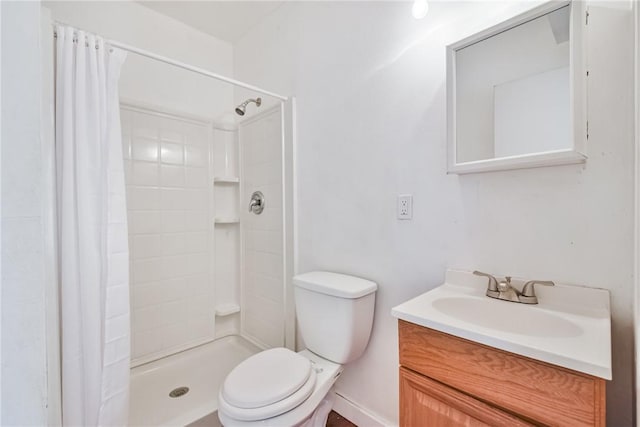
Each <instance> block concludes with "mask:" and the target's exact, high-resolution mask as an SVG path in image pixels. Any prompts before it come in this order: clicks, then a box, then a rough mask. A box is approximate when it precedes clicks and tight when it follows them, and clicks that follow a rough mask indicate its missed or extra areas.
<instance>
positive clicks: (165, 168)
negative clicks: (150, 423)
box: [120, 106, 215, 366]
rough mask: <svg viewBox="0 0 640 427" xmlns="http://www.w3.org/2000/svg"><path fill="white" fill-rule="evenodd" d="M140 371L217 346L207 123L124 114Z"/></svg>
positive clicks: (135, 346)
mask: <svg viewBox="0 0 640 427" xmlns="http://www.w3.org/2000/svg"><path fill="white" fill-rule="evenodd" d="M120 116H121V120H122V143H123V153H124V157H125V161H124V162H125V168H124V170H125V178H126V184H127V213H128V222H129V251H130V253H131V274H130V276H131V281H130V285H131V313H132V325H131V336H132V340H131V343H132V349H131V352H132V354H131V359H132V360H131V361H132V364H133V365H134V366H135V365H137V364H140V363H145V362H148V361H150V360H155V359H158V358H159V357H163V356H166V355H167V354H172V353H176V352H178V351H182V350H184V349H185V348H190V347H193V346H196V345H200V344H202V343H203V342H207V341H211V340H212V339H213V338H214V334H215V329H214V321H213V320H214V319H213V311H214V308H213V304H214V287H213V268H212V261H213V242H212V239H211V233H212V225H211V218H212V216H213V213H212V209H211V197H212V193H213V191H212V188H211V181H212V178H211V177H212V175H213V174H212V173H210V165H209V151H210V141H211V129H210V126H209V125H208V124H207V123H199V122H193V121H190V120H183V119H181V118H180V117H168V116H166V115H160V114H156V113H154V112H151V111H145V110H137V109H131V108H129V107H127V106H124V107H123V108H122V109H121V112H120Z"/></svg>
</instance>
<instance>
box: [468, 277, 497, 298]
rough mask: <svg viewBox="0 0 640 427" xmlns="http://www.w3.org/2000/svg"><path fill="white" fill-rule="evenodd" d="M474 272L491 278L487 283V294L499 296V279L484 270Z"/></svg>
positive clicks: (494, 296) (493, 296)
mask: <svg viewBox="0 0 640 427" xmlns="http://www.w3.org/2000/svg"><path fill="white" fill-rule="evenodd" d="M473 274H475V275H476V276H483V277H486V278H488V279H489V283H488V284H487V296H488V297H492V298H497V297H498V294H499V293H500V292H499V291H498V280H497V279H496V278H495V277H494V276H493V275H491V274H489V273H483V272H482V271H478V270H476V271H474V272H473Z"/></svg>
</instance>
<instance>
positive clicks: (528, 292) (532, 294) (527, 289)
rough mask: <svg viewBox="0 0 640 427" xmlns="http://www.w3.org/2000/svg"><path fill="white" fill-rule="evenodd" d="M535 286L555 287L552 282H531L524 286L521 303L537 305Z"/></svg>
mask: <svg viewBox="0 0 640 427" xmlns="http://www.w3.org/2000/svg"><path fill="white" fill-rule="evenodd" d="M534 285H544V286H555V283H553V282H552V281H551V280H529V281H528V282H526V283H525V284H524V287H523V288H522V294H521V295H520V302H523V303H525V304H537V303H538V297H537V296H536V291H535V288H534Z"/></svg>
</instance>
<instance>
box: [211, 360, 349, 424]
mask: <svg viewBox="0 0 640 427" xmlns="http://www.w3.org/2000/svg"><path fill="white" fill-rule="evenodd" d="M273 350H284V351H286V352H289V353H290V354H282V353H277V354H273V356H274V357H279V358H281V359H280V360H279V363H274V362H275V361H274V360H259V363H252V364H250V365H245V366H242V364H240V365H238V366H237V367H236V368H235V369H234V373H237V374H239V375H237V377H236V378H233V379H231V380H230V381H229V382H227V381H225V384H224V385H223V387H222V389H221V390H220V393H219V395H218V417H219V418H220V422H221V423H222V425H223V426H225V427H233V426H237V427H253V426H256V425H260V426H265V427H267V426H273V427H283V426H307V425H308V426H309V427H311V426H313V425H314V423H313V422H309V421H313V420H312V418H313V415H314V414H315V412H316V411H317V410H318V409H320V408H319V407H320V406H321V403H322V402H323V400H327V403H328V405H325V407H324V408H322V409H324V410H325V411H324V412H326V413H325V414H316V415H317V417H316V418H320V419H321V421H320V425H322V426H324V424H322V423H326V416H327V415H328V413H329V411H330V410H331V406H332V404H333V400H332V399H331V396H328V395H329V394H330V391H331V387H332V386H333V384H334V383H335V381H336V379H337V378H338V377H339V376H340V374H341V373H342V365H340V364H337V363H334V362H331V361H329V360H325V359H323V358H321V357H319V356H318V355H316V354H313V353H311V352H310V351H308V350H303V351H301V352H299V353H295V352H293V351H291V350H288V349H284V348H277V349H272V350H266V351H264V352H262V353H259V354H258V355H256V356H260V355H262V354H263V353H268V352H271V351H273ZM296 358H299V359H301V360H303V361H306V363H307V365H308V378H307V379H306V380H304V381H303V382H302V384H299V383H300V376H301V373H300V372H299V371H298V372H294V373H292V372H289V375H287V373H286V370H287V369H286V368H287V364H288V363H291V362H292V361H294V363H295V360H296ZM250 359H251V358H249V359H247V360H245V362H247V361H250ZM265 359H266V358H265ZM243 363H244V362H243ZM261 363H264V366H260V364H261ZM289 366H291V365H289ZM264 369H270V370H271V371H270V373H271V374H274V373H275V372H276V371H278V372H280V370H282V371H285V372H282V375H281V379H280V381H278V382H277V384H272V385H273V388H272V389H269V388H268V387H264V385H265V384H266V383H264V382H262V381H261V380H262V379H263V378H262V375H261V374H263V373H264V372H265V371H264ZM291 374H292V375H291ZM240 377H242V378H240ZM251 378H252V379H253V380H251ZM228 379H229V378H228ZM288 379H290V381H287V380H288ZM236 381H237V382H236ZM240 384H243V385H246V386H248V387H246V389H245V390H247V391H248V394H251V396H248V395H246V394H243V393H242V392H240ZM250 384H252V385H250ZM261 385H262V386H263V387H260V386H261ZM234 387H235V388H236V389H237V391H236V393H237V394H236V393H234V392H231V393H228V391H229V389H233V388H234ZM296 387H297V388H296ZM259 388H261V389H262V390H259V391H258V390H257V389H259ZM285 389H287V390H288V392H286V393H282V390H285ZM226 391H227V393H225V392H226ZM229 394H231V396H229ZM276 395H279V396H280V397H281V398H280V399H279V400H277V401H272V402H271V403H269V404H265V405H262V406H257V407H255V406H256V405H258V404H259V403H264V402H266V401H270V400H272V399H269V398H270V397H272V396H276ZM240 397H242V398H244V399H243V400H242V401H238V400H236V399H238V398H240ZM248 402H250V403H248ZM240 405H241V406H244V407H241V406H240ZM250 406H254V407H253V408H252V407H250Z"/></svg>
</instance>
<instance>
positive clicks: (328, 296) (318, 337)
mask: <svg viewBox="0 0 640 427" xmlns="http://www.w3.org/2000/svg"><path fill="white" fill-rule="evenodd" d="M293 284H294V294H295V304H296V313H297V317H298V326H299V328H300V332H301V334H302V337H303V339H304V342H305V344H306V345H307V350H303V351H301V352H299V353H295V352H293V351H291V350H289V349H286V348H273V349H270V350H265V351H263V352H261V353H258V354H256V355H254V356H251V357H250V358H248V359H247V360H245V361H244V362H242V363H240V364H239V365H238V366H236V367H235V368H234V369H233V371H231V373H230V374H229V375H227V378H226V379H225V381H224V384H223V385H222V388H221V389H220V393H219V394H218V417H219V418H220V421H221V422H222V425H224V426H225V427H234V426H240V427H242V426H246V427H249V426H277V427H292V426H305V427H307V426H308V427H320V426H322V427H324V426H325V424H326V420H327V415H328V414H329V411H330V410H331V407H332V405H333V393H332V391H331V387H332V386H333V384H334V383H335V381H336V379H337V378H338V377H339V376H340V374H341V373H342V369H343V366H342V365H344V364H346V363H349V362H351V361H352V360H355V359H357V358H358V357H360V356H361V355H362V353H363V352H364V349H365V348H366V346H367V343H368V342H369V335H370V334H371V326H372V324H373V309H374V305H375V291H376V289H377V285H376V284H375V283H374V282H371V281H369V280H365V279H360V278H358V277H353V276H347V275H344V274H337V273H330V272H325V271H316V272H311V273H305V274H301V275H298V276H295V277H294V278H293Z"/></svg>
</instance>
